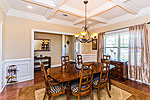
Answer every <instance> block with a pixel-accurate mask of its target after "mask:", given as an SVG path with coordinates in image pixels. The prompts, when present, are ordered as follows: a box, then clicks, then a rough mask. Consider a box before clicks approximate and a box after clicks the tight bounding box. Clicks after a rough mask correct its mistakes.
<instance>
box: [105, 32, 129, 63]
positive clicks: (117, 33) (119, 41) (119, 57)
mask: <svg viewBox="0 0 150 100" xmlns="http://www.w3.org/2000/svg"><path fill="white" fill-rule="evenodd" d="M127 32H128V34H129V31H128V30H122V31H119V32H117V31H116V32H113V33H106V35H111V34H116V35H118V45H117V47H106V36H104V54H106V48H117V51H118V52H117V53H118V57H117V61H121V55H120V53H121V48H129V44H128V46H124V47H123V46H121V34H123V33H127ZM127 61H128V60H127Z"/></svg>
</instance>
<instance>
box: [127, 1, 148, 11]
mask: <svg viewBox="0 0 150 100" xmlns="http://www.w3.org/2000/svg"><path fill="white" fill-rule="evenodd" d="M130 3H131V4H133V5H134V6H135V7H137V8H139V9H142V8H146V7H150V0H128V1H127V2H125V4H127V5H130Z"/></svg>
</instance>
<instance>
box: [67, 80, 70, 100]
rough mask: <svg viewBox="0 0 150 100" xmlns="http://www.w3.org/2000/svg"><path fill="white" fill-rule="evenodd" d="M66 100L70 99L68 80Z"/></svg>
mask: <svg viewBox="0 0 150 100" xmlns="http://www.w3.org/2000/svg"><path fill="white" fill-rule="evenodd" d="M67 100H70V82H68V84H67Z"/></svg>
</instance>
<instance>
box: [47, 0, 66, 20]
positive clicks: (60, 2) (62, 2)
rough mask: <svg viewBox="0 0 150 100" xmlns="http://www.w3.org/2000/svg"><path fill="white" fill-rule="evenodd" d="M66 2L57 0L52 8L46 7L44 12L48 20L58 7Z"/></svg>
mask: <svg viewBox="0 0 150 100" xmlns="http://www.w3.org/2000/svg"><path fill="white" fill-rule="evenodd" d="M65 2H66V0H59V1H58V3H57V4H56V6H55V7H54V8H53V9H52V11H51V9H48V11H47V13H46V15H45V16H46V18H47V19H48V20H50V19H51V18H52V17H53V16H54V15H55V13H56V12H57V11H58V9H59V7H61V6H62V5H63V4H64V3H65Z"/></svg>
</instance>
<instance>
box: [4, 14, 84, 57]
mask: <svg viewBox="0 0 150 100" xmlns="http://www.w3.org/2000/svg"><path fill="white" fill-rule="evenodd" d="M31 29H41V30H49V31H57V32H67V33H77V32H80V31H81V30H80V28H72V27H67V26H62V25H56V24H51V23H44V22H39V21H33V20H28V19H23V18H17V17H10V16H7V17H6V28H5V30H6V34H5V45H6V46H5V48H4V49H5V50H4V56H3V58H4V59H19V58H31Z"/></svg>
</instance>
